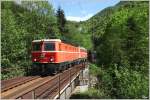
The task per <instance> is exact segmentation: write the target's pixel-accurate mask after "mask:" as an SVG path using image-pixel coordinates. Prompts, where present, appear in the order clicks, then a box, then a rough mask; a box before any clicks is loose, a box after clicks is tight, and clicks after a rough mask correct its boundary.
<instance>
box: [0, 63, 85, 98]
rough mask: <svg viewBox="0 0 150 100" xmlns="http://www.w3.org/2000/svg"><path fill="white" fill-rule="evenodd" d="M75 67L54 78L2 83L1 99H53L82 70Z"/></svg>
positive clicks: (16, 80) (32, 78)
mask: <svg viewBox="0 0 150 100" xmlns="http://www.w3.org/2000/svg"><path fill="white" fill-rule="evenodd" d="M82 68H83V66H82V65H76V66H74V67H72V68H69V69H68V70H65V71H63V72H62V73H59V74H57V75H55V76H47V77H39V76H34V77H33V76H30V77H18V78H15V79H11V80H6V81H3V82H2V93H1V97H2V99H17V98H22V99H48V98H50V99H53V98H54V97H55V96H56V95H57V94H60V90H62V89H63V88H64V87H65V86H66V84H68V83H69V82H70V81H71V80H72V79H73V78H74V77H75V76H76V75H77V73H79V72H80V69H82Z"/></svg>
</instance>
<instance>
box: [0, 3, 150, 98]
mask: <svg viewBox="0 0 150 100" xmlns="http://www.w3.org/2000/svg"><path fill="white" fill-rule="evenodd" d="M55 10H56V12H55ZM43 38H60V39H62V40H64V41H67V42H70V43H73V44H77V45H80V46H83V47H85V48H86V49H88V50H92V51H95V52H96V62H95V63H91V64H90V73H91V74H93V75H94V76H96V77H97V79H98V84H97V85H96V86H95V87H94V88H91V89H89V91H87V92H86V93H82V94H78V95H76V96H74V97H73V98H80V99H82V98H83V99H88V98H90V99H94V98H95V99H101V98H103V99H104V98H105V99H107V98H114V99H115V98H119V99H122V98H124V99H141V98H149V2H148V1H138V2H137V1H120V2H119V3H118V4H116V5H115V6H113V7H108V8H106V9H104V10H102V11H100V12H99V13H97V14H96V15H94V16H93V17H91V18H90V19H88V20H87V21H81V22H73V21H67V20H66V18H65V12H64V11H63V9H62V8H61V7H59V8H58V9H54V8H53V5H51V4H49V3H48V2H47V1H37V2H36V1H32V2H31V1H22V2H21V3H20V4H19V3H17V2H14V1H2V2H1V79H2V80H3V79H9V78H13V77H17V76H25V75H26V74H27V71H28V70H29V69H30V67H31V65H32V62H31V42H32V40H34V39H43Z"/></svg>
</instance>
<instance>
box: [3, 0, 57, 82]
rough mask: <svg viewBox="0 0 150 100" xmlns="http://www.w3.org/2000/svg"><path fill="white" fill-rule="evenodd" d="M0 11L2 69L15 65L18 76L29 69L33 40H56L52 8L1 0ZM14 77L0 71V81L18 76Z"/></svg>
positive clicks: (12, 72) (9, 73) (34, 3)
mask: <svg viewBox="0 0 150 100" xmlns="http://www.w3.org/2000/svg"><path fill="white" fill-rule="evenodd" d="M1 11H2V16H1V19H2V21H1V22H2V23H1V26H2V30H1V38H2V39H1V46H2V49H1V54H2V55H1V56H2V63H1V65H2V69H7V68H14V66H15V69H17V70H18V71H20V72H19V73H20V75H22V74H23V73H24V75H25V74H26V73H25V72H23V71H22V68H23V70H24V71H25V69H26V67H30V66H31V62H30V61H31V42H32V40H34V39H43V38H51V37H53V36H54V35H55V36H57V37H59V33H58V29H57V24H56V17H55V14H54V11H53V8H52V6H51V5H50V4H49V3H48V2H43V1H39V2H33V1H24V2H22V3H21V4H17V3H16V2H15V1H2V10H1ZM49 27H51V29H49ZM54 33H55V34H54ZM21 73H22V74H21ZM14 74H15V70H10V71H7V72H2V79H4V78H9V77H13V76H17V75H19V74H17V73H16V75H14ZM3 75H4V77H3Z"/></svg>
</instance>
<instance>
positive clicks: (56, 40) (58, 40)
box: [32, 39, 61, 42]
mask: <svg viewBox="0 0 150 100" xmlns="http://www.w3.org/2000/svg"><path fill="white" fill-rule="evenodd" d="M41 41H50V42H52V41H53V42H61V40H60V39H41V40H33V41H32V42H41Z"/></svg>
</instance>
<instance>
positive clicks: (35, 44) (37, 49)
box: [32, 42, 41, 51]
mask: <svg viewBox="0 0 150 100" xmlns="http://www.w3.org/2000/svg"><path fill="white" fill-rule="evenodd" d="M32 49H33V51H40V50H41V45H40V42H37V43H33V47H32Z"/></svg>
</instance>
